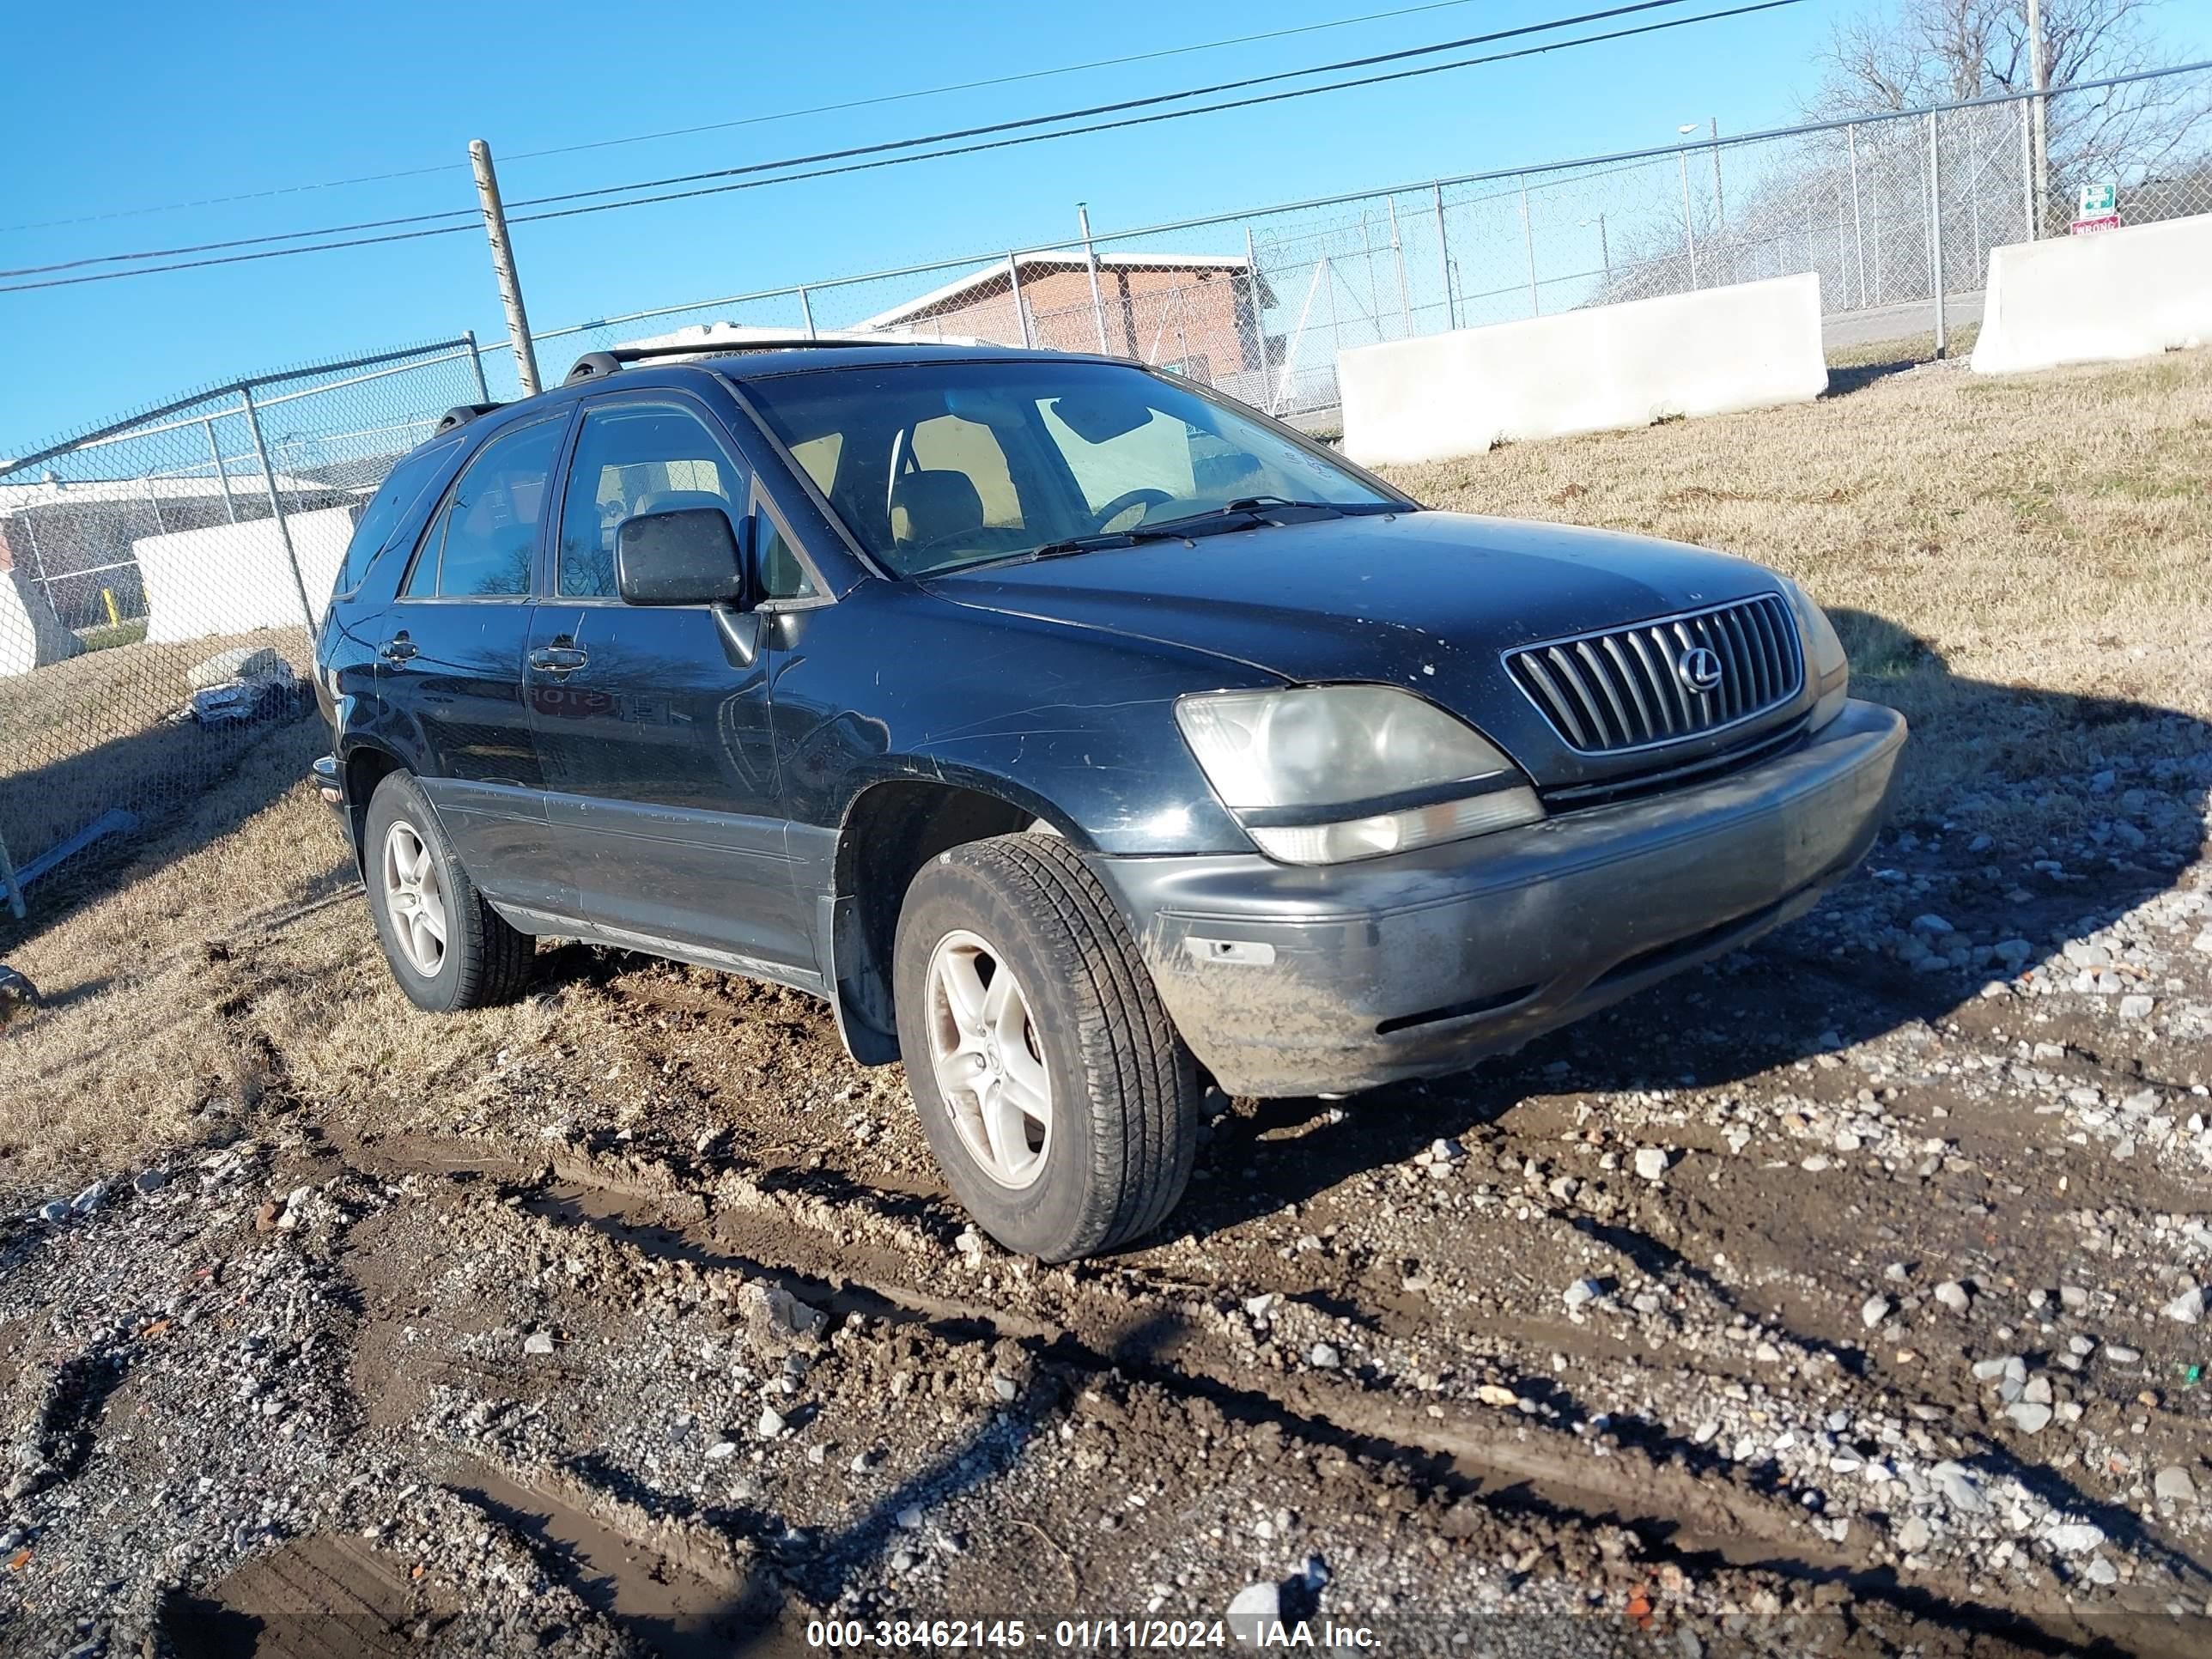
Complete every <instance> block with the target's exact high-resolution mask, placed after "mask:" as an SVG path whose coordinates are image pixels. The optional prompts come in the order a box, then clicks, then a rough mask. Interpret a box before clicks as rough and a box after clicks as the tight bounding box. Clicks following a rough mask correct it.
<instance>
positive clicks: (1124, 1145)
mask: <svg viewBox="0 0 2212 1659" xmlns="http://www.w3.org/2000/svg"><path fill="white" fill-rule="evenodd" d="M894 964H895V965H894V969H893V986H894V989H895V992H896V1000H897V1007H898V1029H899V1047H900V1050H901V1052H902V1054H903V1055H904V1057H905V1060H906V1068H907V1079H908V1085H909V1086H910V1087H911V1089H912V1090H913V1092H914V1097H915V1105H916V1107H917V1108H918V1109H920V1111H921V1121H922V1128H923V1131H924V1133H927V1136H928V1137H929V1144H930V1148H931V1150H932V1151H933V1152H935V1154H936V1156H937V1162H938V1164H939V1167H940V1168H941V1169H942V1170H944V1172H945V1179H946V1181H947V1182H949V1183H950V1184H951V1188H952V1190H953V1192H954V1194H956V1195H957V1197H958V1198H959V1200H960V1201H961V1202H962V1203H963V1204H964V1205H965V1206H967V1208H968V1210H969V1213H970V1214H972V1215H973V1216H974V1217H975V1219H976V1221H977V1222H978V1223H979V1224H980V1225H981V1227H982V1228H983V1230H984V1231H986V1232H987V1233H989V1234H990V1235H991V1237H994V1238H995V1239H997V1240H998V1241H999V1242H1000V1243H1001V1244H1004V1245H1005V1246H1006V1248H1007V1249H1011V1250H1016V1251H1018V1252H1020V1253H1022V1254H1024V1255H1034V1256H1037V1257H1040V1258H1042V1260H1044V1261H1071V1260H1073V1259H1074V1258H1076V1257H1079V1256H1084V1255H1092V1254H1095V1253H1097V1252H1099V1251H1103V1250H1109V1249H1113V1248H1115V1246H1117V1245H1120V1244H1123V1243H1127V1242H1128V1241H1129V1240H1131V1239H1134V1238H1137V1237H1141V1236H1142V1235H1144V1234H1146V1233H1148V1232H1150V1231H1152V1229H1154V1228H1155V1227H1157V1226H1158V1225H1160V1223H1161V1222H1162V1221H1164V1219H1165V1218H1166V1217H1167V1215H1168V1212H1170V1210H1172V1209H1173V1208H1174V1207H1175V1206H1176V1202H1177V1200H1180V1199H1181V1198H1182V1193H1183V1188H1185V1187H1186V1186H1187V1185H1188V1183H1189V1181H1190V1170H1191V1164H1192V1162H1193V1160H1194V1157H1195V1154H1196V1152H1197V1147H1198V1101H1199V1093H1200V1090H1199V1083H1198V1070H1197V1066H1196V1063H1195V1061H1194V1060H1193V1059H1192V1058H1191V1054H1190V1050H1189V1049H1188V1048H1186V1047H1185V1046H1184V1045H1183V1042H1182V1038H1181V1037H1179V1036H1176V1030H1175V1027H1174V1026H1173V1025H1172V1024H1170V1022H1169V1019H1168V1017H1167V1012H1166V1010H1165V1009H1164V1007H1163V1006H1161V1003H1160V1000H1159V994H1158V991H1157V990H1156V989H1155V988H1154V987H1153V985H1152V975H1151V974H1150V973H1149V972H1148V971H1147V970H1146V967H1145V964H1144V961H1143V959H1142V958H1141V957H1139V955H1138V952H1137V947H1136V942H1135V941H1134V940H1133V939H1132V938H1131V937H1130V935H1129V930H1128V928H1127V926H1126V925H1125V924H1124V923H1123V921H1122V920H1121V913H1120V912H1119V911H1118V910H1116V909H1115V908H1114V904H1113V902H1112V900H1111V899H1109V897H1108V896H1107V894H1106V891H1105V889H1104V888H1103V886H1101V885H1100V884H1099V881H1098V878H1097V876H1095V875H1093V874H1092V873H1091V870H1090V868H1089V866H1086V865H1085V863H1084V862H1083V860H1082V858H1081V857H1080V856H1079V854H1077V853H1076V851H1075V850H1074V848H1072V847H1070V846H1068V844H1067V843H1066V842H1065V841H1062V840H1060V839H1059V838H1058V837H1056V836H1036V835H1025V836H999V837H996V838H994V839H993V840H989V841H981V842H969V843H967V844H966V845H963V846H960V847H955V848H951V850H949V851H947V852H945V853H942V854H939V855H938V856H937V857H936V858H934V859H933V860H930V862H929V863H928V864H927V865H925V866H922V869H921V872H920V873H919V874H917V875H916V876H915V878H914V881H913V884H911V885H910V886H909V887H908V889H907V894H906V902H905V905H904V907H903V908H902V910H901V912H900V915H899V923H898V937H897V942H896V947H895V958H894Z"/></svg>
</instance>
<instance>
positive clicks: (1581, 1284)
mask: <svg viewBox="0 0 2212 1659" xmlns="http://www.w3.org/2000/svg"><path fill="white" fill-rule="evenodd" d="M1601 1294H1602V1292H1601V1291H1600V1290H1599V1289H1598V1283H1597V1280H1595V1279H1577V1280H1575V1282H1574V1283H1573V1284H1571V1285H1568V1286H1567V1288H1566V1289H1565V1290H1564V1291H1561V1292H1559V1299H1560V1300H1561V1301H1562V1302H1565V1304H1567V1309H1568V1311H1570V1312H1572V1311H1573V1310H1575V1309H1577V1308H1579V1307H1581V1306H1582V1305H1583V1304H1584V1303H1587V1302H1595V1301H1596V1300H1597V1298H1598V1297H1599V1296H1600V1295H1601Z"/></svg>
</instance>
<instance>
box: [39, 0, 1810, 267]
mask: <svg viewBox="0 0 2212 1659" xmlns="http://www.w3.org/2000/svg"><path fill="white" fill-rule="evenodd" d="M1676 3H1680V0H1676ZM1802 3H1804V0H1758V3H1755V4H1750V5H1741V6H1735V7H1731V8H1729V9H1725V10H1722V11H1712V12H1702V13H1699V14H1697V15H1693V16H1689V17H1674V18H1668V19H1667V20H1665V21H1661V22H1657V23H1646V24H1643V25H1640V26H1639V27H1635V28H1627V29H1613V30H1609V31H1607V32H1606V33H1601V34H1590V35H1582V36H1577V37H1576V38H1574V39H1572V40H1550V41H1545V42H1543V43H1541V44H1540V45H1537V46H1522V47H1520V48H1517V49H1516V50H1515V51H1512V52H1492V53H1488V54H1486V55H1485V56H1482V57H1477V58H1458V59H1455V60H1454V61H1452V62H1449V63H1444V64H1421V65H1419V66H1418V67H1416V68H1413V69H1406V70H1393V71H1391V72H1390V73H1389V74H1385V75H1370V76H1360V77H1358V78H1356V79H1353V80H1350V81H1339V82H1330V83H1329V84H1328V85H1326V86H1319V87H1301V88H1294V89H1292V90H1290V91H1287V92H1275V93H1264V94H1258V95H1256V96H1254V97H1250V98H1240V99H1235V100H1230V101H1228V102H1225V103H1219V104H1208V105H1203V106H1200V107H1198V108H1195V109H1184V110H1164V111H1159V112H1155V113H1152V114H1150V115H1140V116H1132V117H1125V118H1121V119H1120V120H1115V121H1102V122H1097V123H1094V124H1093V125H1089V126H1081V127H1070V128H1067V129H1065V130H1063V131H1056V132H1034V133H1024V134H1021V135H1019V136H1018V137H1010V138H995V139H992V140H989V141H987V142H985V143H974V144H964V145H960V146H957V147H956V148H953V149H940V150H931V151H928V152H926V153H924V154H921V155H888V156H878V157H877V158H876V159H874V160H872V161H849V162H846V163H844V164H842V165H841V166H836V167H817V168H814V169H812V170H811V171H807V172H802V173H780V174H778V175H776V176H775V177H773V178H766V179H760V178H753V179H737V180H734V181H732V182H727V183H723V184H718V185H701V186H700V187H699V188H697V189H693V190H684V191H670V192H667V193H665V194H662V195H659V196H644V197H635V198H633V199H629V200H625V201H618V202H593V203H589V204H585V205H583V206H580V207H569V208H556V209H554V210H550V211H548V212H544V213H533V214H525V215H519V216H512V217H511V218H510V220H509V222H510V223H514V224H525V223H534V222H538V221H540V220H547V219H570V218H575V217H578V216H582V215H585V214H592V213H611V212H615V211H617V210H622V209H624V208H633V207H647V206H651V205H653V204H658V203H662V202H676V201H685V200H689V199H690V198H692V197H700V196H719V195H723V194H726V193H728V192H730V191H740V190H760V189H763V188H765V187H766V186H768V185H782V184H793V183H797V182H799V181H801V180H805V179H823V178H829V177H831V176H834V175H836V174H840V173H866V172H872V171H874V170H876V169H878V168H882V167H904V166H908V165H911V164H913V163H915V162H917V161H942V160H945V159H947V158H949V157H952V156H957V155H977V154H980V153H982V152H985V151H988V150H996V149H1014V148H1017V147H1018V146H1021V145H1024V144H1036V143H1047V142H1049V141H1051V140H1054V139H1058V138H1072V137H1079V136H1081V135H1083V134H1085V133H1092V132H1109V131H1116V130H1119V129H1121V128H1125V127H1139V126H1149V125H1153V124H1154V123H1157V122H1162V121H1177V120H1182V119H1185V118H1188V117H1191V116H1195V115H1211V114H1218V113H1219V112H1223V111H1225V110H1235V109H1247V108H1251V107H1253V106H1258V105H1263V104H1277V103H1284V102H1287V101H1290V100H1294V99H1298V98H1310V97H1314V96H1316V95H1317V94H1322V93H1328V92H1343V91H1348V90H1351V89H1352V88H1359V87H1370V86H1377V85H1382V84H1384V83H1387V82H1395V81H1406V80H1411V79H1413V78H1415V77H1416V76H1425V75H1437V74H1441V73H1443V72H1444V71H1446V70H1457V69H1471V68H1475V67H1478V66H1480V65H1482V64H1498V63H1505V62H1508V61H1510V60H1512V59H1515V58H1534V57H1538V56H1541V54H1543V53H1545V52H1558V51H1563V50H1565V49H1568V48H1571V47H1575V46H1595V45H1599V44H1601V43H1603V42H1606V41H1611V40H1627V39H1630V38H1632V37H1634V36H1637V35H1644V34H1655V33H1661V32H1662V31H1664V30H1668V29H1677V28H1685V27H1690V26H1692V25H1693V24H1698V23H1710V22H1717V21H1722V20H1723V19H1726V18H1731V17H1743V16H1748V15H1752V14H1753V13H1757V12H1763V11H1775V10H1778V9H1781V8H1783V7H1785V6H1794V5H1801V4H1802ZM1637 9H1642V8H1637ZM1555 27H1556V26H1555ZM1316 72H1319V71H1309V73H1316ZM645 187H646V186H641V185H631V186H629V188H631V189H638V188H645ZM541 199H544V198H541ZM468 228H470V227H469V226H467V225H437V226H434V227H431V228H426V229H421V230H406V231H395V232H392V233H390V234H384V235H378V236H362V237H356V238H353V239H350V240H343V241H336V242H319V243H317V244H315V245H314V246H311V247H292V248H264V249H263V250H261V251H260V252H253V253H232V254H226V255H222V256H221V257H218V258H205V259H189V260H181V261H179V262H177V263H174V264H162V265H141V266H138V267H137V268H136V269H134V270H115V271H101V272H96V273H94V274H92V275H90V276H59V277H50V278H48V279H46V280H45V281H42V282H36V283H8V284H4V285H0V294H21V293H27V292H29V291H31V290H33V289H48V288H68V287H74V286H76V285H78V284H80V283H112V282H118V281H120V280H121V279H123V278H125V277H128V276H152V275H156V274H159V273H161V272H164V271H172V270H200V269H204V268H205V267H208V266H213V265H229V264H247V263H251V262H252V261H255V260H260V259H283V258H292V257H294V256H295V255H299V254H303V253H325V252H336V251H337V250H339V249H342V248H351V247H368V246H377V245H380V244H383V243H386V242H405V241H416V240H421V239H422V238H425V237H430V236H450V235H453V234H455V233H456V232H459V231H464V230H466V229H468ZM301 234H312V233H301ZM126 257H127V256H126ZM138 257H148V256H138Z"/></svg>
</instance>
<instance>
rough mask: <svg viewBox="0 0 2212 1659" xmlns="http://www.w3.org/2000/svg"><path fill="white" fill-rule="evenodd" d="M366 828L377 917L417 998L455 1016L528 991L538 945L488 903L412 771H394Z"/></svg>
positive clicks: (394, 963)
mask: <svg viewBox="0 0 2212 1659" xmlns="http://www.w3.org/2000/svg"><path fill="white" fill-rule="evenodd" d="M362 833H363V841H362V866H363V869H364V872H365V874H366V877H367V879H368V909H369V914H370V915H372V916H374V918H375V919H376V936H377V939H378V941H379V942H380V943H381V944H382V945H383V946H384V959H385V960H386V962H387V963H390V964H391V968H392V978H394V979H396V980H398V981H399V988H400V989H401V990H403V991H404V992H406V993H407V997H408V1000H410V1002H412V1003H413V1004H414V1005H415V1006H416V1007H418V1008H424V1009H428V1011H429V1012H432V1013H434V1014H450V1013H455V1012H459V1010H461V1009H464V1008H483V1007H488V1006H491V1005H492V1004H494V1003H499V1002H512V1001H513V1000H514V999H515V998H517V997H519V996H520V995H521V994H522V993H523V992H524V991H525V990H526V988H528V987H529V984H530V965H531V958H532V955H533V953H534V952H535V951H536V949H537V941H536V940H534V939H532V938H531V937H530V935H529V934H527V933H520V932H518V931H517V930H516V929H515V928H513V927H509V926H508V925H507V923H506V922H505V921H502V920H501V918H500V916H499V914H498V913H497V912H496V911H495V910H494V909H493V908H491V906H490V905H489V904H487V903H486V902H484V900H483V895H482V894H480V893H478V892H477V886H476V884H475V883H474V882H472V881H471V880H470V879H469V872H467V871H466V870H465V869H463V868H462V867H461V861H460V860H459V858H457V857H455V856H454V854H453V847H452V844H451V843H450V842H447V839H446V833H445V831H444V830H443V829H441V828H440V827H439V823H438V819H437V816H436V814H435V813H434V812H432V811H431V810H430V802H429V798H428V796H426V795H424V794H423V793H422V786H421V785H420V784H418V783H416V781H415V780H414V778H413V777H412V776H411V775H409V774H407V773H405V772H393V773H390V774H388V775H386V777H385V779H384V781H382V782H380V783H379V784H378V785H377V786H376V793H374V795H372V796H370V797H369V802H368V821H367V823H366V825H365V827H364V829H363V832H362Z"/></svg>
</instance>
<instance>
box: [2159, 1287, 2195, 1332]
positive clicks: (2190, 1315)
mask: <svg viewBox="0 0 2212 1659" xmlns="http://www.w3.org/2000/svg"><path fill="white" fill-rule="evenodd" d="M2160 1311H2161V1312H2162V1313H2164V1314H2165V1315H2166V1317H2167V1318H2168V1319H2172V1320H2178V1321H2179V1322H2181V1323H2182V1324H2184V1325H2194V1324H2195V1323H2196V1322H2197V1321H2198V1320H2200V1319H2202V1318H2203V1317H2204V1287H2203V1285H2191V1286H2190V1287H2189V1288H2188V1289H2187V1290H2185V1291H2183V1292H2182V1293H2181V1294H2180V1295H2179V1296H2177V1297H2174V1298H2173V1300H2172V1301H2171V1302H2169V1303H2167V1304H2166V1306H2165V1307H2164V1308H2163V1309H2161V1310H2160Z"/></svg>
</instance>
